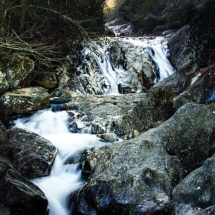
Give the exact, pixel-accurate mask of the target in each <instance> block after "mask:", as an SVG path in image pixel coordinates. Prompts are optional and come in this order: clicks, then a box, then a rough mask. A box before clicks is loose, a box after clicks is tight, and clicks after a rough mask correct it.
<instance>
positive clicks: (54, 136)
mask: <svg viewBox="0 0 215 215" xmlns="http://www.w3.org/2000/svg"><path fill="white" fill-rule="evenodd" d="M68 117H69V116H68V114H67V113H66V112H65V111H61V112H52V111H51V110H45V111H40V112H38V113H36V114H34V115H33V116H31V117H27V118H22V119H18V120H16V121H15V123H16V126H18V127H21V128H25V129H28V130H30V131H33V132H35V133H37V134H39V135H41V136H43V137H44V138H46V139H47V140H49V141H51V142H52V143H53V144H54V145H55V146H56V147H57V150H58V154H57V156H56V158H55V162H54V165H53V167H52V171H51V174H50V176H47V177H42V178H37V179H34V180H32V182H33V183H34V184H36V185H37V186H38V187H40V189H41V190H43V192H44V193H45V195H46V197H47V198H48V201H49V210H50V212H49V215H69V214H71V211H70V207H69V196H70V194H72V193H73V192H75V191H77V190H78V189H80V187H81V186H82V185H83V184H84V182H85V181H84V180H82V176H81V169H80V167H79V165H78V164H73V163H71V162H69V161H70V160H72V159H71V158H72V157H74V156H75V157H77V156H78V155H79V154H80V153H81V152H82V151H84V150H85V149H91V148H94V147H95V148H97V147H101V146H102V145H104V143H103V142H101V141H100V140H99V139H98V138H97V137H96V136H94V135H90V134H74V133H70V132H69V131H68V129H67V120H68Z"/></svg>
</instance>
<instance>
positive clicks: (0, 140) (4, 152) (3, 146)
mask: <svg viewBox="0 0 215 215" xmlns="http://www.w3.org/2000/svg"><path fill="white" fill-rule="evenodd" d="M7 136H8V135H7V131H6V128H5V126H4V125H3V124H2V122H1V121H0V156H3V157H5V156H6V157H8V158H11V159H12V158H13V148H12V147H11V145H10V144H8V142H7Z"/></svg>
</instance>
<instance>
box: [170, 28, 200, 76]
mask: <svg viewBox="0 0 215 215" xmlns="http://www.w3.org/2000/svg"><path fill="white" fill-rule="evenodd" d="M188 37H189V26H188V25H185V26H183V27H182V28H180V29H179V30H178V31H177V32H175V33H174V34H172V35H171V37H170V38H168V45H169V50H170V53H171V55H170V59H171V60H170V61H171V63H172V65H173V67H174V68H175V69H176V70H177V71H181V72H185V73H187V72H191V73H192V72H193V71H195V68H196V67H197V65H195V64H194V63H193V61H192V54H193V53H190V52H187V41H188Z"/></svg>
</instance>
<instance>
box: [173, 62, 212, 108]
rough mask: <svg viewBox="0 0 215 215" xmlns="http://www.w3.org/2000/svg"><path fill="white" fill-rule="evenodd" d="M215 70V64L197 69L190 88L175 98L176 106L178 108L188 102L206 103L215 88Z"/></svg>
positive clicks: (174, 104)
mask: <svg viewBox="0 0 215 215" xmlns="http://www.w3.org/2000/svg"><path fill="white" fill-rule="evenodd" d="M214 72H215V67H214V65H212V66H210V67H208V68H203V69H200V70H199V71H197V72H196V74H195V77H194V78H193V79H191V81H190V86H189V88H187V89H186V90H185V91H184V92H183V93H181V94H180V95H178V96H176V97H175V98H174V99H173V106H174V108H175V109H176V110H177V109H178V108H180V107H181V106H182V105H184V104H186V103H188V102H196V103H201V104H205V103H206V101H207V99H209V98H210V96H211V95H212V93H213V91H214V90H215V84H214V83H215V75H214Z"/></svg>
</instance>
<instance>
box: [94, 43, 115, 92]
mask: <svg viewBox="0 0 215 215" xmlns="http://www.w3.org/2000/svg"><path fill="white" fill-rule="evenodd" d="M91 53H92V55H93V56H94V58H95V59H96V62H97V63H98V65H99V68H100V71H101V73H102V74H103V75H104V77H105V78H106V79H107V81H108V84H109V86H110V88H109V91H108V92H107V93H108V94H118V93H119V92H118V85H117V77H116V76H117V74H116V72H115V71H114V68H113V66H112V65H111V62H110V56H109V51H108V48H107V47H106V46H104V47H103V48H101V47H98V53H99V56H97V55H96V54H95V53H94V52H91Z"/></svg>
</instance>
